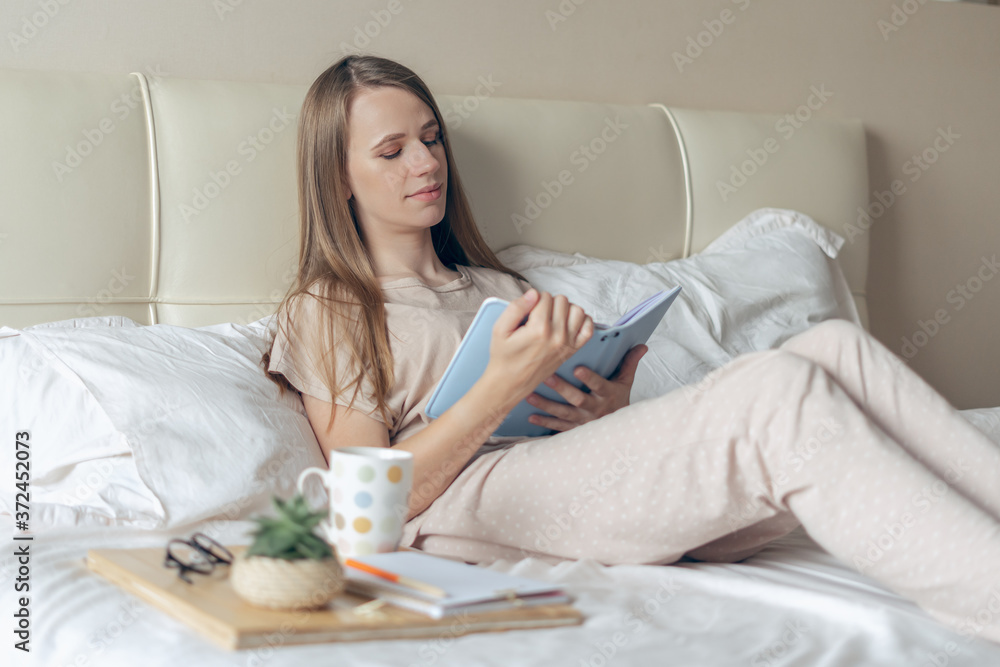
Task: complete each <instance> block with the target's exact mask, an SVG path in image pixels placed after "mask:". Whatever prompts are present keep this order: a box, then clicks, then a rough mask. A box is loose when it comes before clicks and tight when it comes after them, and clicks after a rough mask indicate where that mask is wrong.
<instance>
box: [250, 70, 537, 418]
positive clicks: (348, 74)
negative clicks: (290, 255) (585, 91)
mask: <svg viewBox="0 0 1000 667" xmlns="http://www.w3.org/2000/svg"><path fill="white" fill-rule="evenodd" d="M382 86H393V87H396V88H401V89H403V90H406V91H409V92H411V93H413V94H414V95H416V96H417V98H418V99H420V100H421V101H422V102H423V103H424V104H426V105H427V106H428V107H430V109H431V111H433V112H434V117H435V118H436V119H437V122H438V126H439V127H440V130H441V137H442V144H443V146H444V152H445V156H446V159H447V165H448V187H447V190H446V204H445V213H444V217H443V218H442V220H441V222H439V223H438V224H436V225H435V226H433V227H431V238H432V241H433V245H434V251H435V253H437V256H438V258H439V259H440V260H441V262H442V264H444V265H445V266H452V265H455V264H461V265H464V266H480V267H488V268H491V269H495V270H497V271H502V272H504V273H507V274H509V275H511V276H514V277H516V278H519V279H521V280H524V277H523V276H522V275H521V274H519V273H518V272H516V271H514V270H513V269H509V268H507V267H506V266H504V265H503V264H502V263H501V262H500V260H498V259H497V257H496V255H494V253H493V251H492V250H490V248H489V246H487V244H486V241H485V240H484V239H483V237H482V235H481V234H480V233H479V230H478V228H477V227H476V223H475V220H474V219H473V217H472V211H471V209H470V207H469V203H468V200H467V199H466V197H465V192H464V190H463V188H462V182H461V179H460V178H459V175H458V169H457V168H456V167H455V161H454V159H453V157H452V151H451V144H450V141H449V138H448V131H447V126H446V125H445V123H444V119H443V118H442V116H441V112H440V111H439V109H438V107H437V103H436V102H435V101H434V98H433V97H432V96H431V93H430V90H429V89H428V88H427V85H426V84H425V83H424V82H423V81H422V80H421V79H420V77H419V76H417V75H416V74H415V73H414V72H413V71H411V70H410V69H408V68H406V67H404V66H403V65H400V64H399V63H397V62H394V61H392V60H388V59H386V58H380V57H376V56H358V55H349V56H345V57H344V58H341V59H340V60H339V61H337V62H336V63H334V64H333V65H331V66H330V67H329V68H328V69H327V70H326V71H325V72H323V73H322V74H320V75H319V77H318V78H317V79H316V80H315V81H314V82H313V84H312V85H311V86H310V87H309V91H308V92H307V93H306V96H305V100H304V101H303V103H302V110H301V113H300V115H299V126H298V139H297V141H298V147H297V151H298V153H297V160H298V174H297V176H298V192H299V266H298V272H297V275H296V279H295V281H294V282H293V283H292V286H291V288H290V289H289V291H288V293H287V294H286V295H285V296H284V298H283V299H282V301H281V303H280V304H279V305H278V313H279V315H280V314H282V313H286V314H289V313H290V312H291V311H290V305H291V302H292V300H293V299H298V298H310V297H313V298H317V299H319V300H320V302H321V303H323V304H324V306H323V307H321V308H319V309H318V311H317V312H319V313H321V315H320V321H319V322H308V323H305V325H306V326H308V327H310V329H311V330H313V331H315V330H316V329H314V328H315V327H318V330H319V331H320V332H321V336H320V340H321V341H322V357H321V360H320V361H319V363H320V366H321V368H319V369H317V370H318V375H319V376H320V377H321V378H322V379H323V382H324V384H325V385H326V387H327V389H329V390H330V394H331V396H332V397H333V398H336V397H337V396H339V395H340V394H341V393H342V392H344V391H345V390H347V389H349V388H350V387H351V386H352V385H353V386H354V392H353V394H352V395H351V400H350V404H351V405H352V406H353V405H354V400H355V398H356V397H357V394H358V391H359V390H360V387H361V382H360V381H361V379H362V374H363V373H367V374H368V378H369V380H370V381H371V385H372V387H373V394H374V395H373V396H370V397H369V398H370V399H371V400H372V401H374V402H375V403H376V404H377V406H378V410H379V412H380V414H381V415H382V418H383V420H384V421H385V423H386V425H387V426H390V425H394V424H395V420H396V419H398V418H399V417H400V415H392V418H391V420H390V419H389V418H387V413H389V408H388V404H387V397H388V394H389V391H390V389H391V388H392V386H393V384H394V382H395V374H394V372H393V357H392V350H391V348H390V346H389V332H388V329H387V327H386V319H385V301H384V299H383V296H382V289H381V285H380V283H379V281H378V278H377V277H376V275H375V272H374V269H373V262H372V257H371V254H370V253H369V252H368V249H367V248H366V247H365V245H364V243H363V242H362V240H361V235H360V232H359V225H358V221H357V218H356V216H355V212H354V208H353V205H352V204H351V203H350V202H348V199H347V183H348V181H347V145H348V125H347V124H348V122H349V120H350V118H349V113H348V111H349V109H350V106H351V101H352V100H353V98H354V96H355V95H356V94H357V92H358V91H359V90H362V89H371V88H378V87H382ZM348 311H350V312H348ZM283 319H287V320H288V323H289V325H290V326H291V327H292V328H293V329H294V328H295V327H296V326H297V325H299V324H302V323H295V322H292V318H291V317H287V318H282V317H278V318H277V320H278V326H279V327H281V326H282V321H283ZM288 333H290V332H288ZM288 340H289V341H292V340H295V339H294V338H292V337H291V336H289V337H288ZM272 344H273V343H272ZM332 345H348V346H350V359H351V362H352V365H353V366H354V370H355V372H354V375H353V377H351V378H350V379H349V380H347V381H343V379H342V378H337V373H336V367H335V364H334V359H333V355H332ZM270 356H271V355H270V351H268V352H265V353H264V355H263V357H262V359H261V362H262V364H263V366H264V368H265V369H267V367H268V365H269V363H270ZM268 375H269V377H271V379H273V380H274V381H275V382H277V383H278V384H279V385H280V386H281V392H282V393H284V391H285V389H286V388H290V387H291V385H290V384H289V383H288V381H287V379H286V378H284V376H282V375H280V374H268ZM338 380H341V383H340V384H338ZM334 412H335V411H334V410H331V411H330V423H329V426H328V428H329V427H332V425H333V413H334Z"/></svg>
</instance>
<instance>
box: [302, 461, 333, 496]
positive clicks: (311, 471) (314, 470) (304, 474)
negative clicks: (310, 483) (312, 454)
mask: <svg viewBox="0 0 1000 667" xmlns="http://www.w3.org/2000/svg"><path fill="white" fill-rule="evenodd" d="M325 472H326V470H323V469H322V468H317V467H315V466H313V467H311V468H306V469H305V470H303V471H302V472H301V473H299V480H298V481H297V482H296V483H295V487H296V488H297V489H298V490H299V493H300V494H301V493H304V492H303V491H302V483H303V482H305V481H306V478H307V477H309V475H313V474H315V475H323V474H324V473H325Z"/></svg>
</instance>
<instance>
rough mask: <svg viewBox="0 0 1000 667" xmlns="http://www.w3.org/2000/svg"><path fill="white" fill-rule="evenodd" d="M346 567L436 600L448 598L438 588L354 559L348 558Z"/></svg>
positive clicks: (443, 591)
mask: <svg viewBox="0 0 1000 667" xmlns="http://www.w3.org/2000/svg"><path fill="white" fill-rule="evenodd" d="M344 565H350V566H351V567H353V568H356V569H358V570H361V571H362V572H367V573H368V574H374V575H375V576H376V577H381V578H382V579H387V580H388V581H391V582H393V583H396V584H399V585H400V586H406V587H407V588H412V589H413V590H416V591H421V592H422V593H427V594H428V595H433V596H434V597H436V598H446V597H448V592H447V591H445V590H443V589H441V588H438V587H437V586H434V585H431V584H427V583H424V582H422V581H418V580H416V579H412V578H410V577H407V576H404V575H402V574H395V573H393V572H388V571H386V570H383V569H381V568H377V567H375V566H374V565H368V564H367V563H362V562H359V561H356V560H354V559H353V558H347V559H345V560H344Z"/></svg>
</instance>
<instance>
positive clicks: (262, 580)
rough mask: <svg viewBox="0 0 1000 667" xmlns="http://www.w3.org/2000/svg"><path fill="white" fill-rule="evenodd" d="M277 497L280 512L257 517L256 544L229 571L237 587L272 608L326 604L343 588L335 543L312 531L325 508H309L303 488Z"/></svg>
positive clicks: (249, 599)
mask: <svg viewBox="0 0 1000 667" xmlns="http://www.w3.org/2000/svg"><path fill="white" fill-rule="evenodd" d="M272 501H273V503H274V506H275V507H276V508H277V510H278V516H277V517H267V516H258V517H254V518H253V520H254V521H256V522H257V526H258V527H257V529H256V530H255V531H254V532H253V533H252V535H253V536H254V541H253V544H251V545H250V548H249V549H247V550H246V551H244V552H243V553H241V554H240V555H238V556H237V557H236V558H235V560H234V562H233V567H232V571H231V572H230V575H229V576H230V581H231V582H232V585H233V590H235V591H236V593H237V594H238V595H239V596H240V597H242V598H243V599H244V600H246V601H247V602H249V603H251V604H254V605H257V606H261V607H267V608H269V609H312V608H315V607H321V606H323V605H325V604H326V603H327V602H329V601H330V600H331V599H333V597H334V596H336V595H337V594H338V593H340V592H341V591H342V590H343V589H344V572H343V569H342V568H341V566H340V562H339V561H338V560H337V557H336V554H335V553H334V551H333V547H332V546H331V545H329V544H328V543H327V542H326V541H325V540H323V538H321V537H319V536H318V535H316V534H315V533H314V532H313V529H314V528H315V527H316V526H317V525H318V524H319V523H320V522H321V521H322V520H323V519H324V517H325V516H326V512H325V511H313V510H312V509H310V507H309V505H308V504H307V503H306V500H305V498H304V497H303V496H302V494H296V495H295V496H293V497H292V498H291V499H290V500H288V501H287V502H285V501H282V500H281V499H280V498H278V497H277V496H272Z"/></svg>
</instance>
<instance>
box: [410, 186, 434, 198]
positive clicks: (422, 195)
mask: <svg viewBox="0 0 1000 667" xmlns="http://www.w3.org/2000/svg"><path fill="white" fill-rule="evenodd" d="M440 196H441V186H440V185H438V186H437V187H436V188H435V189H433V190H431V191H430V192H420V193H417V194H415V195H410V196H409V199H419V200H420V201H434V200H435V199H437V198H438V197H440Z"/></svg>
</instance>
